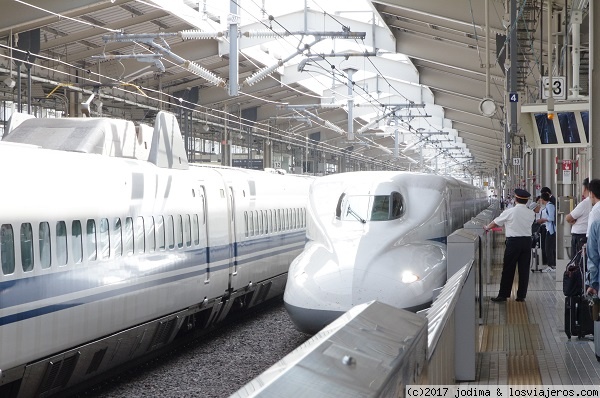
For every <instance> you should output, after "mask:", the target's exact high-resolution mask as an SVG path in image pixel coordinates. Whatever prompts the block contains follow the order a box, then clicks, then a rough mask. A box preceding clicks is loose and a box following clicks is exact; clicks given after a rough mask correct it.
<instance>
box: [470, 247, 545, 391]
mask: <svg viewBox="0 0 600 398" xmlns="http://www.w3.org/2000/svg"><path fill="white" fill-rule="evenodd" d="M496 238H497V239H496V244H495V252H494V258H493V261H494V264H493V268H494V270H493V271H494V272H493V278H494V280H495V281H496V283H497V281H499V279H500V274H501V272H502V256H503V253H504V243H503V241H504V239H503V238H504V237H503V236H496ZM517 281H518V277H515V281H514V283H513V291H512V293H511V297H512V298H514V297H516V296H517V295H516V289H517ZM494 305H496V306H497V307H498V312H499V313H498V316H497V317H494V318H495V322H494V323H490V322H488V324H486V325H483V326H481V327H480V335H479V336H480V346H479V352H480V353H490V354H492V353H498V354H500V356H505V358H506V360H505V361H498V365H499V366H498V377H499V379H500V380H506V384H510V385H524V384H541V382H542V377H541V374H540V366H539V363H538V360H537V355H536V351H538V350H543V349H544V344H543V341H542V339H541V335H540V329H539V325H537V324H535V323H530V322H529V316H528V314H527V302H516V301H514V300H512V299H509V301H507V302H506V303H502V304H494ZM488 321H489V320H488ZM502 354H503V355H502ZM503 368H504V369H503Z"/></svg>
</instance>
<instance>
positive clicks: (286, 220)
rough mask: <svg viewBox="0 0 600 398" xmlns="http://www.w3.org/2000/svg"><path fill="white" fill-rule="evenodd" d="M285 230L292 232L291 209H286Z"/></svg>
mask: <svg viewBox="0 0 600 398" xmlns="http://www.w3.org/2000/svg"><path fill="white" fill-rule="evenodd" d="M285 230H286V231H289V230H290V209H285Z"/></svg>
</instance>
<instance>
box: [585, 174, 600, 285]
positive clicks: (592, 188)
mask: <svg viewBox="0 0 600 398" xmlns="http://www.w3.org/2000/svg"><path fill="white" fill-rule="evenodd" d="M589 192H590V195H589V198H590V200H591V201H592V205H593V207H592V211H591V212H590V217H589V218H588V240H587V243H586V251H587V268H588V278H589V279H588V289H587V293H588V294H598V290H599V282H600V273H599V272H598V271H599V266H600V221H599V220H600V205H599V204H598V203H600V180H597V179H593V180H592V181H590V185H589Z"/></svg>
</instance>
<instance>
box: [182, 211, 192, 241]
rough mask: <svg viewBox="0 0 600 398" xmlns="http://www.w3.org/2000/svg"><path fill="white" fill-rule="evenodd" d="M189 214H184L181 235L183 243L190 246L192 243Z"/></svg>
mask: <svg viewBox="0 0 600 398" xmlns="http://www.w3.org/2000/svg"><path fill="white" fill-rule="evenodd" d="M191 224H192V223H191V220H190V215H189V214H186V215H185V216H184V224H183V235H184V237H185V245H186V246H187V247H190V246H191V245H192V230H191V229H192V227H191Z"/></svg>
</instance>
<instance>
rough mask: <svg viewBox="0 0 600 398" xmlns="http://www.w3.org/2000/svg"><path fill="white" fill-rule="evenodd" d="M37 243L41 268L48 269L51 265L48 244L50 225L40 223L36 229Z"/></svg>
mask: <svg viewBox="0 0 600 398" xmlns="http://www.w3.org/2000/svg"><path fill="white" fill-rule="evenodd" d="M38 232H39V234H38V242H39V249H40V265H41V267H42V268H50V265H52V247H51V243H50V224H49V223H48V222H41V223H40V225H39V228H38Z"/></svg>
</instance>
